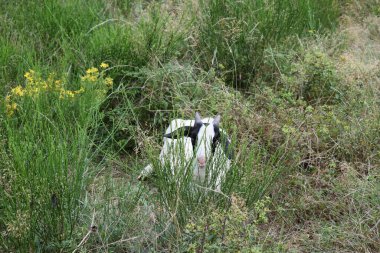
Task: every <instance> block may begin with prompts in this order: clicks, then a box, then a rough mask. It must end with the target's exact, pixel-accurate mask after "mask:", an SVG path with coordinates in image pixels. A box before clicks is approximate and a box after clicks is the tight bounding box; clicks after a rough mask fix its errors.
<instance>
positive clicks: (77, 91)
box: [74, 87, 84, 94]
mask: <svg viewBox="0 0 380 253" xmlns="http://www.w3.org/2000/svg"><path fill="white" fill-rule="evenodd" d="M83 92H84V88H83V87H81V88H80V89H79V90H76V91H74V93H75V94H81V93H83Z"/></svg>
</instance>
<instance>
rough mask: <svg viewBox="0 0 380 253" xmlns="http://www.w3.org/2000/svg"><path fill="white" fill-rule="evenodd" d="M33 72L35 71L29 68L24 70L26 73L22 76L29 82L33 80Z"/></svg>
mask: <svg viewBox="0 0 380 253" xmlns="http://www.w3.org/2000/svg"><path fill="white" fill-rule="evenodd" d="M34 73H35V72H34V70H32V69H29V71H28V72H26V73H25V74H24V77H25V78H26V79H27V80H28V81H29V82H33V78H34Z"/></svg>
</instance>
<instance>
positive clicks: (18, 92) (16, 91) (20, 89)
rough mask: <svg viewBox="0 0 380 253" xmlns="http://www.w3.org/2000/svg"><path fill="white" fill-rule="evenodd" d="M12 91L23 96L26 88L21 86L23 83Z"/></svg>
mask: <svg viewBox="0 0 380 253" xmlns="http://www.w3.org/2000/svg"><path fill="white" fill-rule="evenodd" d="M11 93H12V94H13V95H16V96H20V97H22V96H24V94H25V90H24V89H23V88H22V87H21V85H18V86H16V87H15V88H13V89H12V90H11Z"/></svg>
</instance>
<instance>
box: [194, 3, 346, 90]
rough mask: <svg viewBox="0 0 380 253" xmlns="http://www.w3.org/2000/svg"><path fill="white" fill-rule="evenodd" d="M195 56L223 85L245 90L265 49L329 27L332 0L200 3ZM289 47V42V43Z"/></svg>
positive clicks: (332, 16)
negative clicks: (220, 73) (218, 75)
mask: <svg viewBox="0 0 380 253" xmlns="http://www.w3.org/2000/svg"><path fill="white" fill-rule="evenodd" d="M200 3H201V18H200V23H199V50H200V51H199V53H200V54H201V55H202V57H201V59H202V65H203V67H204V68H211V67H213V68H216V69H218V70H220V71H223V72H225V78H226V81H227V82H228V83H231V84H233V85H234V86H238V87H241V88H247V87H249V86H250V84H251V82H252V80H253V77H255V76H258V75H265V74H264V73H259V71H261V70H262V69H263V68H262V67H263V63H264V60H263V57H264V55H263V53H264V50H265V49H266V48H268V47H269V46H275V45H277V44H279V43H285V42H286V41H288V40H289V39H291V38H294V37H297V36H298V37H301V36H305V35H307V34H309V33H310V32H315V31H323V30H326V29H329V28H332V27H334V25H335V24H336V20H337V17H338V16H339V7H338V4H337V1H335V0H323V1H317V0H310V1H309V0H307V1H306V0H305V1H293V0H286V1H283V0H270V1H263V0H259V1H249V0H247V1H231V0H211V1H200ZM289 43H291V41H290V42H289Z"/></svg>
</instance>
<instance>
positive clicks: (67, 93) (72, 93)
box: [66, 90, 75, 98]
mask: <svg viewBox="0 0 380 253" xmlns="http://www.w3.org/2000/svg"><path fill="white" fill-rule="evenodd" d="M66 95H67V96H68V97H70V98H73V97H74V95H75V94H74V92H72V91H71V90H67V91H66Z"/></svg>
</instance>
